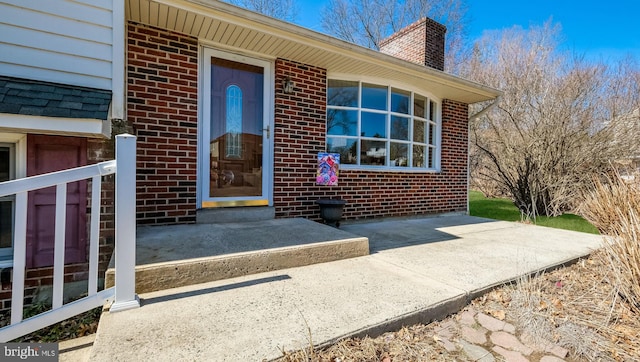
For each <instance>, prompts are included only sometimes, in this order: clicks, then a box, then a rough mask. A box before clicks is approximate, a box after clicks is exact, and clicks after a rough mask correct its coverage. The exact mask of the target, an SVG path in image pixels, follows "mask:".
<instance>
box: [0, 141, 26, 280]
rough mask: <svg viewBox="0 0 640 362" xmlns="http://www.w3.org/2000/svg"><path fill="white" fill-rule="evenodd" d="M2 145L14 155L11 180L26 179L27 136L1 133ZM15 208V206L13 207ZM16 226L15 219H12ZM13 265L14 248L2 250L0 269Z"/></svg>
mask: <svg viewBox="0 0 640 362" xmlns="http://www.w3.org/2000/svg"><path fill="white" fill-rule="evenodd" d="M0 145H2V146H3V147H6V146H9V148H10V152H11V153H12V155H13V157H12V160H11V161H12V163H13V164H12V165H11V167H10V179H18V178H24V177H26V174H27V172H26V171H27V170H26V169H27V167H26V164H27V162H26V160H27V136H26V135H25V134H21V133H0ZM14 198H15V196H6V197H2V198H0V200H2V201H14ZM13 207H14V208H15V204H14V205H13ZM12 222H13V223H14V224H15V218H14V217H12ZM12 265H13V247H11V248H0V268H7V267H11V266H12Z"/></svg>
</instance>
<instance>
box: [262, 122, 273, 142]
mask: <svg viewBox="0 0 640 362" xmlns="http://www.w3.org/2000/svg"><path fill="white" fill-rule="evenodd" d="M261 131H267V139H269V137H271V131H270V130H269V125H267V128H263V129H261Z"/></svg>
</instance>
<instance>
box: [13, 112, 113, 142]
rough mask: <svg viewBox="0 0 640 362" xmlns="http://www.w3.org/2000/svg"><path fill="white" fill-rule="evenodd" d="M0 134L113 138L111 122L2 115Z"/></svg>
mask: <svg viewBox="0 0 640 362" xmlns="http://www.w3.org/2000/svg"><path fill="white" fill-rule="evenodd" d="M0 132H18V133H43V134H52V135H66V136H80V137H90V138H109V137H111V122H110V121H108V120H101V119H90V118H62V117H60V118H59V117H42V116H30V115H22V114H8V113H0Z"/></svg>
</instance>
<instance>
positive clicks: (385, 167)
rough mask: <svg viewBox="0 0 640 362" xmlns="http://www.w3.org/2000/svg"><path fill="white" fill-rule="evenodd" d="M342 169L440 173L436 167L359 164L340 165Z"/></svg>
mask: <svg viewBox="0 0 640 362" xmlns="http://www.w3.org/2000/svg"><path fill="white" fill-rule="evenodd" d="M340 171H367V172H393V173H425V174H426V173H440V170H438V169H435V168H408V167H387V166H358V165H344V164H342V165H340Z"/></svg>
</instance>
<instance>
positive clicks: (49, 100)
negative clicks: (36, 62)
mask: <svg viewBox="0 0 640 362" xmlns="http://www.w3.org/2000/svg"><path fill="white" fill-rule="evenodd" d="M110 102H111V91H109V90H102V89H94V88H85V87H78V86H72V85H66V84H58V83H48V82H41V81H35V80H29V79H22V78H12V77H4V76H0V113H12V114H25V115H32V116H46V117H65V118H92V119H102V120H105V119H107V114H108V112H109V103H110Z"/></svg>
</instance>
